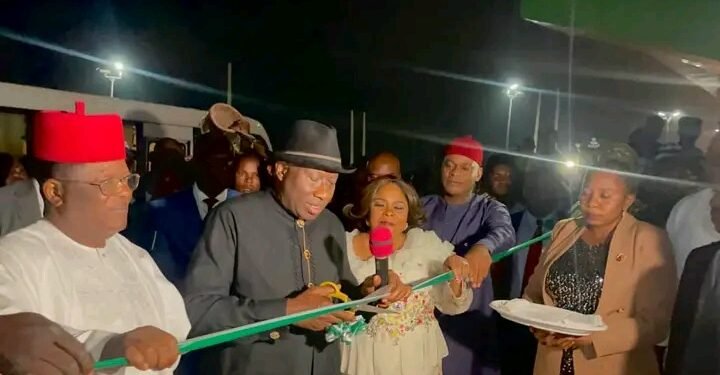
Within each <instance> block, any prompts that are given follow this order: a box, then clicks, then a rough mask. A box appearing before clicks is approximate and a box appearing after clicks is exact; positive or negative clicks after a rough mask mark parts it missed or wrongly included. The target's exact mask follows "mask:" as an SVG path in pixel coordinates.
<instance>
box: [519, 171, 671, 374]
mask: <svg viewBox="0 0 720 375" xmlns="http://www.w3.org/2000/svg"><path fill="white" fill-rule="evenodd" d="M604 166H605V167H606V168H607V169H603V170H602V171H601V170H595V171H592V172H590V173H589V175H588V176H587V179H586V182H585V185H584V189H583V192H582V193H581V196H580V209H581V211H582V213H583V218H582V219H581V220H565V221H561V222H559V223H558V224H557V226H556V227H555V229H554V230H553V236H552V240H551V242H550V244H549V245H548V247H547V248H546V249H545V251H544V252H543V255H542V257H541V258H540V262H539V263H538V266H537V267H536V268H535V271H534V273H533V275H532V277H531V278H530V281H529V282H528V286H527V289H526V290H525V295H524V298H525V299H527V300H529V301H532V302H534V303H542V304H546V305H551V306H556V307H560V308H564V309H567V310H572V311H577V312H580V313H583V314H598V315H600V316H602V318H603V321H604V322H605V324H607V326H608V329H607V331H604V332H598V333H593V334H592V335H590V336H585V337H572V336H565V335H560V334H555V333H552V332H546V331H541V330H533V333H534V334H535V337H536V338H537V339H538V342H539V345H538V351H537V356H536V359H535V371H534V373H535V374H536V375H558V374H560V375H572V374H577V375H594V374H597V375H600V374H602V375H625V374H627V375H645V374H648V375H650V374H652V375H656V374H660V370H659V368H658V363H657V359H656V357H655V354H654V351H653V347H654V346H655V344H657V343H659V342H661V341H662V340H663V339H664V338H665V336H666V334H667V332H668V326H669V322H670V315H671V313H672V307H673V302H674V298H675V291H676V287H677V286H676V285H677V276H676V271H675V265H674V261H673V257H672V255H671V253H670V244H669V241H668V239H667V236H666V234H665V233H664V232H663V231H661V230H660V229H658V228H656V227H654V226H652V225H650V224H647V223H644V222H642V221H639V220H637V219H635V218H634V217H633V216H632V215H630V214H629V213H627V210H628V208H629V207H630V206H631V205H632V204H633V202H634V201H635V193H634V191H635V190H634V186H633V184H632V182H631V181H630V180H628V178H626V177H624V175H621V174H619V173H612V172H607V170H610V169H612V170H618V169H620V170H623V166H625V165H624V164H622V163H617V162H610V163H607V164H605V165H604Z"/></svg>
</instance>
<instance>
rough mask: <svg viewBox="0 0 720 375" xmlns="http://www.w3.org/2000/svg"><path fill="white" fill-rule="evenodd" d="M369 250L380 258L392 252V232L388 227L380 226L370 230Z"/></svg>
mask: <svg viewBox="0 0 720 375" xmlns="http://www.w3.org/2000/svg"><path fill="white" fill-rule="evenodd" d="M370 252H371V253H372V255H373V256H374V257H375V258H380V259H384V258H387V257H389V256H390V255H391V254H392V253H393V241H392V232H391V231H390V229H389V228H388V227H382V226H380V227H377V228H375V229H373V230H371V231H370Z"/></svg>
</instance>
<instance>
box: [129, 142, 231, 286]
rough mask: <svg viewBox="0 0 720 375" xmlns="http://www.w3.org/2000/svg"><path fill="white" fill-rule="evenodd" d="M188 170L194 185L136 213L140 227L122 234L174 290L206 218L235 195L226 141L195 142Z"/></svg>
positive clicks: (140, 208) (158, 200) (133, 225)
mask: <svg viewBox="0 0 720 375" xmlns="http://www.w3.org/2000/svg"><path fill="white" fill-rule="evenodd" d="M191 167H192V168H193V169H194V172H195V177H196V178H195V183H194V184H193V185H192V186H191V187H190V188H188V189H185V190H181V191H179V192H177V193H173V194H170V195H168V196H166V197H163V198H158V199H154V200H151V201H149V202H147V203H146V204H145V205H143V206H142V207H139V208H136V209H137V215H135V217H137V220H138V221H136V222H135V223H133V224H132V227H131V228H129V230H128V231H127V234H126V235H127V237H128V238H130V239H131V241H133V242H135V244H137V245H139V246H141V247H143V248H144V249H146V250H148V252H149V253H150V255H151V256H152V257H153V259H154V260H155V262H156V263H157V264H158V267H160V270H161V271H162V272H163V274H164V275H165V277H167V278H168V279H169V280H170V281H171V282H173V283H174V284H175V285H178V286H179V285H180V281H182V279H183V278H184V277H185V271H186V269H187V265H188V263H189V262H190V256H191V255H192V252H193V250H194V248H195V245H197V243H198V241H199V240H200V236H201V235H202V231H203V227H204V221H205V217H206V216H207V215H208V213H209V212H210V210H212V209H213V208H214V207H216V206H217V205H219V204H220V203H222V202H224V201H225V200H226V199H229V198H232V197H234V196H237V195H238V193H237V192H235V191H234V190H231V189H230V187H231V186H232V184H233V182H234V179H233V177H234V176H233V170H232V167H233V152H232V148H231V145H230V143H229V141H228V140H227V138H225V137H223V136H221V135H220V136H218V135H217V134H215V133H208V134H204V135H201V136H200V137H198V138H197V139H196V141H195V152H194V155H193V160H192V163H191Z"/></svg>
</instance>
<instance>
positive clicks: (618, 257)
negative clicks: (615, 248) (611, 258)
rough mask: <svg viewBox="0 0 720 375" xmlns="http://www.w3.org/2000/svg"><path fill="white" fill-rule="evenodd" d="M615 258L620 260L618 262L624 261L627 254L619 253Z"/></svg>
mask: <svg viewBox="0 0 720 375" xmlns="http://www.w3.org/2000/svg"><path fill="white" fill-rule="evenodd" d="M615 260H616V261H618V262H622V261H623V260H625V254H623V253H620V254H618V255H617V256H616V257H615Z"/></svg>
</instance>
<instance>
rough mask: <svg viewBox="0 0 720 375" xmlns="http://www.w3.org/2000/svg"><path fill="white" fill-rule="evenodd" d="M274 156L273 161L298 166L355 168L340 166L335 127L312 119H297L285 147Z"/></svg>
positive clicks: (339, 170) (328, 169) (335, 169)
mask: <svg viewBox="0 0 720 375" xmlns="http://www.w3.org/2000/svg"><path fill="white" fill-rule="evenodd" d="M274 156H275V160H278V161H285V162H288V163H290V164H293V165H297V166H299V167H305V168H312V169H319V170H323V171H326V172H333V173H352V172H354V171H355V169H345V168H343V165H342V159H341V158H340V147H339V146H338V140H337V132H336V131H335V128H333V127H332V126H327V125H324V124H321V123H319V122H316V121H311V120H299V121H296V122H295V124H294V125H293V127H292V131H291V135H290V140H289V141H288V142H287V144H286V145H285V148H283V149H282V150H281V151H277V152H275V153H274Z"/></svg>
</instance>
